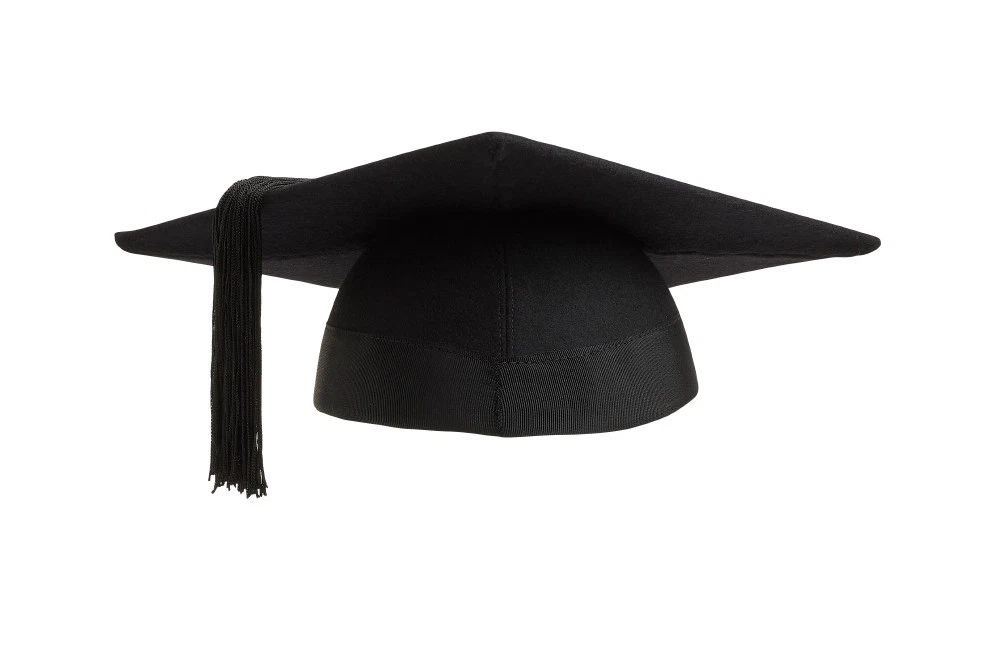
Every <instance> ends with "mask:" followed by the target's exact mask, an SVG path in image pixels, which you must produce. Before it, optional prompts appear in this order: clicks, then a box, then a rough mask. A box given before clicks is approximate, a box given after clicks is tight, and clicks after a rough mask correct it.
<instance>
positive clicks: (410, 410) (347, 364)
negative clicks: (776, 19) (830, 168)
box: [115, 132, 879, 495]
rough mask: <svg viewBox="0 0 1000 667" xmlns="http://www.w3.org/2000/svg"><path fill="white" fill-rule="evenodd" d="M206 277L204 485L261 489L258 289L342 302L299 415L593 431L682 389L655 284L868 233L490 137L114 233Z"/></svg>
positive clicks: (652, 413)
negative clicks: (325, 294)
mask: <svg viewBox="0 0 1000 667" xmlns="http://www.w3.org/2000/svg"><path fill="white" fill-rule="evenodd" d="M115 240H116V241H117V243H118V245H119V246H121V247H122V248H123V249H124V250H127V251H129V252H134V253H139V254H144V255H153V256H156V257H166V258H169V259H180V260H185V261H190V262H198V263H202V264H213V265H214V267H215V298H214V302H213V342H212V389H211V396H212V458H211V465H210V473H209V476H210V478H211V477H212V476H214V477H215V488H218V487H219V486H221V485H225V486H227V487H228V486H230V485H235V486H236V487H237V489H239V490H241V491H245V492H246V493H247V494H248V495H251V494H254V495H262V494H263V493H265V490H266V488H267V485H266V482H265V481H264V474H263V466H262V462H261V438H260V434H261V425H260V276H261V273H262V272H263V273H264V274H267V275H273V276H279V277H282V278H290V279H292V280H300V281H304V282H309V283H315V284H318V285H325V286H329V287H339V288H341V290H340V292H339V293H338V294H337V298H336V301H335V303H334V306H333V312H332V313H331V315H330V318H329V322H328V324H327V327H326V333H325V335H324V338H323V343H322V347H321V350H320V358H319V370H318V373H317V379H316V389H315V405H316V407H317V408H318V409H319V410H321V411H323V412H325V413H328V414H331V415H334V416H337V417H341V418H344V419H352V420H356V421H362V422H369V423H372V424H382V425H386V426H397V427H404V428H420V429H432V430H449V431H467V432H471V433H480V434H485V435H499V436H526V435H546V434H570V433H593V432H600V431H612V430H618V429H624V428H630V427H633V426H638V425H640V424H644V423H646V422H650V421H653V420H655V419H659V418H661V417H664V416H666V415H668V414H670V413H671V412H673V411H675V410H677V409H678V408H679V407H681V406H682V405H684V404H685V403H687V402H688V401H689V400H691V399H692V398H693V397H694V395H695V394H696V393H697V380H696V378H695V371H694V365H693V362H692V360H691V354H690V350H689V349H688V343H687V338H686V336H685V334H684V327H683V325H682V324H681V321H680V316H679V314H678V312H677V309H676V307H675V306H674V303H673V299H672V298H671V296H670V292H669V291H668V289H667V288H668V287H673V286H675V285H683V284H685V283H690V282H695V281H699V280H707V279H709V278H718V277H721V276H726V275H730V274H735V273H741V272H744V271H752V270H755V269H761V268H766V267H771V266H778V265H781V264H789V263H792V262H802V261H807V260H811V259H822V258H825V257H847V256H852V255H861V254H865V253H868V252H871V251H872V250H875V249H876V248H877V247H878V246H879V240H878V239H877V238H875V237H873V236H868V235H867V234H862V233H860V232H855V231H852V230H850V229H845V228H843V227H837V226H835V225H831V224H827V223H825V222H819V221H817V220H812V219H810V218H805V217H802V216H798V215H794V214H792V213H786V212H784V211H779V210H777V209H773V208H769V207H767V206H761V205H759V204H754V203H752V202H748V201H744V200H741V199H736V198H734V197H729V196H726V195H722V194H718V193H716V192H711V191H709V190H704V189H702V188H698V187H694V186H691V185H685V184H684V183H679V182H677V181H673V180H670V179H667V178H663V177H661V176H655V175H653V174H649V173H646V172H643V171H639V170H637V169H632V168H630V167H625V166H622V165H619V164H615V163H613V162H608V161H606V160H601V159H598V158H594V157H590V156H588V155H583V154H581V153H576V152H573V151H570V150H566V149H564V148H558V147H556V146H550V145H547V144H542V143H538V142H536V141H531V140H530V139H524V138H522V137H517V136H513V135H509V134H502V133H497V132H491V133H487V134H480V135H476V136H473V137H467V138H465V139H459V140H457V141H452V142H449V143H446V144H441V145H438V146H432V147H430V148H424V149H422V150H418V151H413V152H411V153H406V154H404V155H399V156H397V157H393V158H389V159H387V160H382V161H379V162H375V163H372V164H369V165H365V166H362V167H356V168H354V169H349V170H347V171H342V172H339V173H336V174H332V175H330V176H324V177H322V178H316V179H290V178H269V177H255V178H251V179H247V180H245V181H239V182H237V183H236V184H235V185H233V186H232V187H231V188H230V189H229V190H228V191H227V192H226V193H225V194H224V195H223V197H222V199H221V200H220V202H219V205H218V207H217V208H215V209H213V210H208V211H203V212H201V213H196V214H194V215H190V216H187V217H184V218H179V219H177V220H172V221H170V222H165V223H163V224H160V225H155V226H152V227H147V228H145V229H140V230H136V231H132V232H120V233H118V234H116V235H115Z"/></svg>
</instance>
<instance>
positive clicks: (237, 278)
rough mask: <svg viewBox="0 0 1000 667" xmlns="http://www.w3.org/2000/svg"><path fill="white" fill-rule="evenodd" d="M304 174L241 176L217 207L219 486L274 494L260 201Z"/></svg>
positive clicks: (215, 442) (215, 463) (211, 473)
mask: <svg viewBox="0 0 1000 667" xmlns="http://www.w3.org/2000/svg"><path fill="white" fill-rule="evenodd" d="M301 180H303V179H293V178H271V177H268V176H255V177H253V178H248V179H246V180H243V181H238V182H236V183H234V184H233V185H232V186H231V187H230V188H229V189H228V190H227V191H226V193H225V194H224V195H222V199H220V200H219V205H218V207H217V208H216V209H215V226H214V228H213V234H212V248H213V253H214V265H215V293H214V297H213V300H212V456H211V461H210V464H209V470H208V478H209V480H212V478H213V477H214V478H215V481H214V486H213V487H212V493H215V490H216V489H218V488H219V487H220V486H225V487H226V488H227V489H229V488H230V487H233V486H235V487H236V490H237V491H240V492H243V493H246V495H247V497H248V498H249V497H250V496H257V497H258V498H259V497H260V496H265V495H267V481H266V479H265V477H264V459H263V455H262V454H263V452H262V448H263V440H262V432H261V409H260V399H261V349H260V348H261V346H260V282H261V232H260V206H261V203H262V201H263V198H264V195H265V194H266V193H267V192H269V191H270V190H274V189H276V188H281V187H285V186H288V185H292V184H293V183H298V182H300V181H301Z"/></svg>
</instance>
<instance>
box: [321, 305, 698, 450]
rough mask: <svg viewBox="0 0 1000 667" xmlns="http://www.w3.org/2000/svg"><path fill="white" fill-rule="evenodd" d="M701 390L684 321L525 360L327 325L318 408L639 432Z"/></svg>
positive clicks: (447, 426) (509, 433) (507, 428)
mask: <svg viewBox="0 0 1000 667" xmlns="http://www.w3.org/2000/svg"><path fill="white" fill-rule="evenodd" d="M697 393H698V382H697V379H696V377H695V371H694V364H693V363H692V362H691V354H690V350H689V348H688V343H687V337H686V336H685V334H684V327H683V325H682V324H681V322H680V319H677V320H674V321H673V322H671V323H667V324H666V325H665V326H663V327H661V328H660V329H657V330H655V331H651V332H647V333H645V334H643V335H639V336H632V337H628V338H625V339H622V340H619V341H617V342H615V343H613V344H610V345H602V346H596V347H592V348H588V349H583V350H577V351H576V352H575V353H572V354H548V355H537V356H534V357H532V358H524V359H497V358H488V357H482V356H480V355H476V354H471V353H468V352H460V351H456V350H451V349H447V348H441V347H435V346H432V345H425V344H419V343H414V342H412V341H405V340H397V339H393V338H387V337H383V336H372V335H368V334H360V333H356V332H349V331H342V330H339V329H336V328H334V327H331V326H327V329H326V334H325V335H324V337H323V345H322V348H321V351H320V359H319V370H318V373H317V376H316V391H315V394H314V404H315V406H316V408H317V409H318V410H319V411H321V412H325V413H327V414H330V415H333V416H335V417H340V418H341V419H350V420H352V421H361V422H367V423H370V424H380V425H382V426H395V427H399V428H418V429H425V430H434V431H465V432H468V433H479V434H482V435H493V436H501V437H520V436H533V435H569V434H579V433H599V432H603V431H617V430H621V429H626V428H632V427H635V426H639V425H641V424H646V423H648V422H651V421H653V420H656V419H660V418H662V417H665V416H667V415H669V414H670V413H672V412H674V411H676V410H677V409H679V408H680V407H682V406H683V405H684V404H686V403H687V402H688V401H690V400H691V399H692V398H694V396H695V395H696V394H697Z"/></svg>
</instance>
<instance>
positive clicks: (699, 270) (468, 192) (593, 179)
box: [115, 132, 879, 287]
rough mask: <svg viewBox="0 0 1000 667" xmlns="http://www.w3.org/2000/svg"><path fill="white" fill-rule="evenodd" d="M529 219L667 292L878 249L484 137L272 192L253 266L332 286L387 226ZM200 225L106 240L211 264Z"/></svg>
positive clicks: (594, 164) (825, 229) (631, 173)
mask: <svg viewBox="0 0 1000 667" xmlns="http://www.w3.org/2000/svg"><path fill="white" fill-rule="evenodd" d="M220 189H221V188H220ZM528 212H534V213H539V212H542V213H546V214H550V215H559V216H570V217H579V218H582V219H585V220H588V221H593V220H596V221H598V222H600V223H601V224H604V225H606V226H608V227H610V228H613V229H616V230H619V231H621V232H623V233H625V234H628V235H630V236H632V237H633V238H635V239H636V240H637V241H638V242H639V243H640V245H641V246H642V247H643V249H644V250H645V251H646V252H647V253H648V254H649V255H650V256H651V258H652V259H653V263H654V265H656V266H657V268H658V269H659V270H660V273H661V275H662V276H663V277H664V280H665V281H666V282H667V284H668V285H670V286H673V285H680V284H684V283H689V282H694V281H697V280H707V279H710V278H715V277H720V276H723V275H730V274H733V273H740V272H742V271H751V270H754V269H758V268H764V267H767V266H776V265H779V264H786V263H790V262H798V261H805V260H810V259H820V258H824V257H846V256H851V255H858V254H864V253H866V252H871V251H872V250H874V249H875V248H877V247H878V245H879V241H878V239H876V238H875V237H873V236H869V235H867V234H862V233H860V232H855V231H852V230H849V229H845V228H843V227H838V226H835V225H831V224H827V223H823V222H819V221H817V220H812V219H810V218H806V217H802V216H799V215H795V214H792V213H786V212H784V211H780V210H777V209H773V208H769V207H767V206H761V205H759V204H754V203H752V202H748V201H744V200H741V199H737V198H735V197H729V196H726V195H723V194H719V193H716V192H711V191H709V190H705V189H703V188H698V187H695V186H691V185H686V184H684V183H680V182H678V181H674V180H671V179H668V178H663V177H661V176H656V175H653V174H650V173H647V172H643V171H640V170H637V169H632V168H630V167H625V166H623V165H619V164H615V163H613V162H609V161H607V160H602V159H599V158H595V157H591V156H588V155H584V154H581V153H577V152H575V151H571V150H567V149H564V148H559V147H556V146H550V145H547V144H543V143H539V142H536V141H532V140H530V139H525V138H523V137H517V136H514V135H510V134H503V133H499V132H489V133H486V134H480V135H476V136H472V137H467V138H465V139H459V140H457V141H452V142H449V143H445V144H440V145H438V146H432V147H430V148H424V149H421V150H417V151H413V152H411V153H405V154H403V155H399V156H397V157H393V158H389V159H386V160H381V161H379V162H374V163H372V164H368V165H364V166H361V167H356V168H354V169H348V170H347V171H342V172H339V173H336V174H332V175H330V176H324V177H322V178H317V179H313V180H309V181H304V182H302V183H300V184H297V185H294V186H292V187H289V188H285V189H283V190H280V191H276V192H273V193H270V194H269V195H268V196H267V198H266V199H265V201H264V204H263V207H262V209H261V224H262V245H263V253H264V255H263V270H264V273H266V274H269V275H275V276H280V277H283V278H290V279H292V280H301V281H304V282H310V283H315V284H319V285H327V286H330V287H338V286H339V285H340V284H341V282H342V281H343V279H344V277H345V276H346V275H347V271H348V270H349V269H350V267H351V265H352V264H353V262H354V261H355V260H356V259H357V257H358V256H359V255H360V253H361V251H362V250H363V249H364V248H365V247H366V246H367V245H368V244H369V243H370V242H371V240H372V239H373V238H374V237H375V236H376V235H377V234H378V233H379V232H381V231H383V230H385V229H386V228H388V227H390V226H398V225H401V224H404V225H405V224H415V225H419V224H423V223H425V222H426V221H429V220H439V219H443V218H449V217H452V216H455V215H466V216H468V220H469V221H470V222H472V221H475V222H484V221H486V220H489V219H490V217H489V216H484V215H481V214H490V213H506V214H511V216H510V217H508V218H507V219H511V217H515V218H516V217H517V216H518V215H520V214H524V213H528ZM212 219H213V212H212V211H203V212H201V213H196V214H194V215H191V216H187V217H184V218H180V219H177V220H173V221H170V222H167V223H163V224H161V225H155V226H153V227H148V228H145V229H140V230H136V231H132V232H120V233H119V234H117V235H116V237H115V238H116V240H117V242H118V244H119V245H120V246H121V247H122V248H123V249H125V250H127V251H129V252H135V253H139V254H145V255H153V256H157V257H166V258H171V259H180V260H187V261H192V262H200V263H203V264H210V263H211V261H212V237H211V228H212Z"/></svg>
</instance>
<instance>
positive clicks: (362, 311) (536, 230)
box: [329, 214, 677, 358]
mask: <svg viewBox="0 0 1000 667" xmlns="http://www.w3.org/2000/svg"><path fill="white" fill-rule="evenodd" d="M497 217H498V216H489V219H488V220H485V221H480V220H469V219H468V218H467V217H464V216H463V217H460V218H458V219H456V220H452V221H450V222H448V223H436V224H432V223H427V224H425V225H421V226H419V227H416V228H414V227H405V228H402V229H396V230H392V231H388V232H386V233H385V234H383V235H382V236H380V237H379V238H378V239H376V240H375V241H374V242H373V243H372V244H371V247H370V248H369V249H368V251H367V252H366V253H365V254H364V255H362V257H361V258H360V259H359V260H358V261H357V263H356V264H355V266H354V268H353V269H352V270H351V272H350V274H349V275H348V277H347V279H346V280H345V281H344V283H343V286H342V287H341V289H340V292H339V293H338V295H337V299H336V301H335V302H334V306H333V311H332V312H331V314H330V319H329V324H330V325H331V326H333V327H335V328H337V329H340V330H343V331H356V332H362V333H367V334H371V335H377V336H386V337H390V338H394V339H400V340H408V341H414V342H422V343H426V344H430V345H434V346H438V347H445V348H451V349H455V350H461V351H465V352H472V353H474V354H478V355H481V356H485V357H489V358H520V357H525V356H530V355H536V354H546V353H566V352H570V351H573V350H576V349H579V348H584V347H590V346H594V345H604V344H608V343H612V342H614V341H617V340H619V339H622V338H625V337H627V336H633V335H636V334H640V333H644V332H647V331H651V330H654V329H656V328H658V327H661V326H663V324H664V323H665V322H668V321H671V320H673V319H675V318H676V317H677V308H676V306H675V305H674V302H673V299H672V298H671V296H670V292H669V291H668V289H667V286H666V285H665V284H664V283H663V280H661V279H660V276H659V274H658V273H657V272H656V269H655V268H654V267H653V265H652V264H651V263H650V261H649V260H648V259H647V257H646V255H645V254H643V252H642V250H641V248H640V247H639V245H638V244H637V243H636V242H635V241H634V240H633V239H632V238H630V237H628V236H625V235H623V234H619V233H617V232H614V231H611V230H609V229H607V228H604V227H601V226H596V225H586V224H583V223H581V222H579V221H576V222H569V221H567V220H564V219H561V218H555V219H551V218H549V217H548V216H544V215H540V214H533V215H530V216H521V217H520V218H519V219H517V220H513V221H512V220H504V219H496V218H497ZM460 230H473V231H460Z"/></svg>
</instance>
